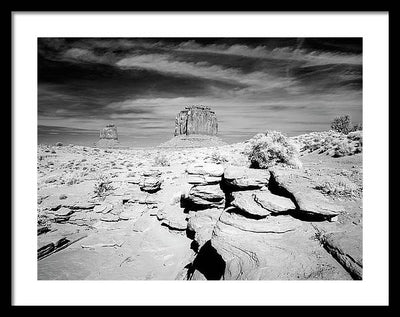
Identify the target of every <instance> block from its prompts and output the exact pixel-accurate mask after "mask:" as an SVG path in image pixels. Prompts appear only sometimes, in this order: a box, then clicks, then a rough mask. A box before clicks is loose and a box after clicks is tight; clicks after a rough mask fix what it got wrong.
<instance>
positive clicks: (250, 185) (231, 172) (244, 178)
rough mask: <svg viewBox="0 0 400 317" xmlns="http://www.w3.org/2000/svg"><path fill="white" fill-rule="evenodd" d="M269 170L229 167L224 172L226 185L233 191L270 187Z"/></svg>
mask: <svg viewBox="0 0 400 317" xmlns="http://www.w3.org/2000/svg"><path fill="white" fill-rule="evenodd" d="M269 177H270V173H269V171H268V170H262V169H253V168H247V167H242V166H228V167H226V168H225V171H224V184H225V185H227V186H228V187H230V188H231V189H232V190H251V189H259V188H262V187H265V186H268V182H269Z"/></svg>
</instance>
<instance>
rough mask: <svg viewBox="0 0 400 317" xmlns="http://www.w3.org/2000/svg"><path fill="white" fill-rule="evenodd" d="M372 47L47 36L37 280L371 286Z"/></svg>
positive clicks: (351, 41)
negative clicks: (366, 213) (367, 113)
mask: <svg viewBox="0 0 400 317" xmlns="http://www.w3.org/2000/svg"><path fill="white" fill-rule="evenodd" d="M362 149H363V134H362V39H360V38H156V39H154V38H39V39H38V278H39V279H72V280H74V279H89V280H90V279H95V280H96V279H103V280H104V279H105V280H120V279H123V280H132V279H139V280H176V279H179V280H271V279H273V280H275V279H278V280H297V279H303V280H308V279H313V280H314V279H316V280H348V279H355V280H358V279H362V267H363V262H362V227H363V226H362V196H363V195H362V194H363V184H362V179H363V177H362V176H363V168H362Z"/></svg>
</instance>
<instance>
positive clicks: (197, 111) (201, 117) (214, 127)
mask: <svg viewBox="0 0 400 317" xmlns="http://www.w3.org/2000/svg"><path fill="white" fill-rule="evenodd" d="M217 133H218V122H217V116H216V115H215V112H214V111H212V110H211V109H210V107H206V106H202V105H193V106H187V107H185V109H184V110H182V111H181V112H179V113H178V115H177V116H176V119H175V131H174V136H178V135H192V134H202V135H217Z"/></svg>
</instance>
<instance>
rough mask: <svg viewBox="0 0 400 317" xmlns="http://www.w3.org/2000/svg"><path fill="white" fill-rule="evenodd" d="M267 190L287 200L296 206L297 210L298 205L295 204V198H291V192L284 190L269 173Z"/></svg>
mask: <svg viewBox="0 0 400 317" xmlns="http://www.w3.org/2000/svg"><path fill="white" fill-rule="evenodd" d="M268 189H269V191H270V192H271V193H272V194H274V195H278V196H282V197H286V198H289V199H290V200H291V201H292V202H293V203H294V205H295V206H296V208H297V209H299V205H298V204H297V201H296V198H295V197H294V196H293V194H292V193H291V192H289V191H288V190H287V189H286V188H283V187H282V186H280V185H279V184H278V182H277V181H276V179H275V177H274V174H273V173H271V172H270V178H269V182H268Z"/></svg>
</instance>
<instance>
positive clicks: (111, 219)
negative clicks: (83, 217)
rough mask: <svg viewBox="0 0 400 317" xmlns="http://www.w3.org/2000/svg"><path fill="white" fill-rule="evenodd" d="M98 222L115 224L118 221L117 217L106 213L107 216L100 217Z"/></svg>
mask: <svg viewBox="0 0 400 317" xmlns="http://www.w3.org/2000/svg"><path fill="white" fill-rule="evenodd" d="M100 220H101V221H105V222H117V221H118V220H119V216H117V215H114V214H112V213H108V214H105V215H103V216H101V217H100Z"/></svg>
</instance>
